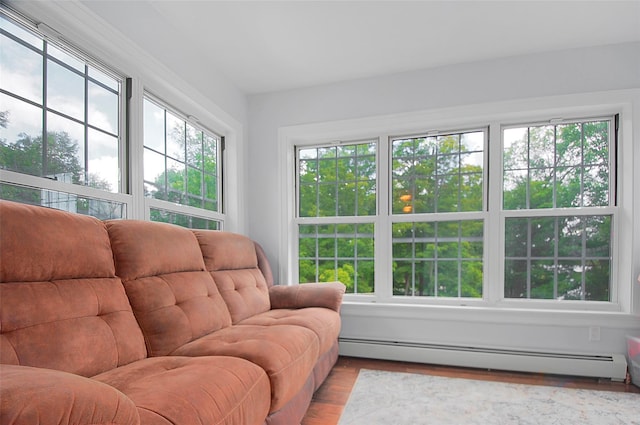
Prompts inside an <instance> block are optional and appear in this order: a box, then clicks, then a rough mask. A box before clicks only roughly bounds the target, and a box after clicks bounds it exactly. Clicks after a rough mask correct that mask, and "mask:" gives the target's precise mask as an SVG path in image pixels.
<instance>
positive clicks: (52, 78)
mask: <svg viewBox="0 0 640 425" xmlns="http://www.w3.org/2000/svg"><path fill="white" fill-rule="evenodd" d="M47 106H48V107H49V108H51V109H53V110H55V111H57V112H60V113H62V114H65V115H68V116H70V117H72V118H75V119H77V120H82V121H84V79H83V78H82V76H80V75H78V74H76V73H75V72H73V71H70V70H69V69H67V68H64V67H62V66H61V65H58V64H57V63H55V62H53V61H51V60H48V61H47Z"/></svg>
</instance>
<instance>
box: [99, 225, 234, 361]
mask: <svg viewBox="0 0 640 425" xmlns="http://www.w3.org/2000/svg"><path fill="white" fill-rule="evenodd" d="M106 225H107V229H108V231H109V236H110V238H111V245H112V249H113V253H114V257H115V266H116V273H117V274H118V276H120V277H121V278H122V279H123V283H124V287H125V289H126V291H127V296H128V297H129V301H130V302H131V306H132V307H133V311H134V313H135V315H136V317H137V319H138V322H139V323H140V327H141V328H142V331H143V333H144V337H145V341H146V344H147V350H148V352H149V355H150V356H163V355H166V354H169V353H171V352H172V351H174V350H175V349H177V348H178V347H180V346H182V345H184V344H186V343H188V342H190V341H193V340H194V339H197V338H199V337H201V336H203V335H206V334H209V333H211V332H214V331H216V330H219V329H222V328H224V327H227V326H229V325H231V317H230V315H229V310H228V309H227V306H226V305H225V303H224V300H223V299H222V297H221V295H220V293H219V292H218V288H217V286H216V285H215V283H214V282H213V279H212V278H211V275H210V274H209V273H208V272H207V271H206V270H205V267H204V262H203V261H202V254H201V253H200V248H199V246H198V241H197V240H196V238H195V236H194V235H193V233H192V232H191V231H190V230H188V229H185V228H182V227H178V226H173V225H169V224H165V223H153V222H147V221H136V220H126V221H125V220H113V221H108V222H107V223H106Z"/></svg>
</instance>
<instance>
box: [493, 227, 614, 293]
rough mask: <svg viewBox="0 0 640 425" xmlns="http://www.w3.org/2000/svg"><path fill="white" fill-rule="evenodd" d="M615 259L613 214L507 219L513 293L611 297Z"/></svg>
mask: <svg viewBox="0 0 640 425" xmlns="http://www.w3.org/2000/svg"><path fill="white" fill-rule="evenodd" d="M610 262H611V216H607V215H602V216H565V217H543V218H507V219H506V220H505V297H507V298H532V299H559V300H564V299H577V300H583V301H590V300H596V301H609V287H610V279H611V271H610ZM589 285H590V286H589Z"/></svg>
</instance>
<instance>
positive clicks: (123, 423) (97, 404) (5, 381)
mask: <svg viewBox="0 0 640 425" xmlns="http://www.w3.org/2000/svg"><path fill="white" fill-rule="evenodd" d="M0 417H1V418H2V424H15V425H20V424H39V425H48V424H52V425H53V424H56V425H57V424H78V425H82V424H92V425H94V424H95V425H100V424H104V425H106V424H109V425H139V424H140V417H139V415H138V409H137V408H136V406H135V404H134V403H133V401H131V399H129V398H128V397H127V396H125V395H124V394H122V393H121V392H120V391H118V390H116V389H115V388H113V387H110V386H109V385H106V384H103V383H101V382H98V381H94V380H93V379H90V378H85V377H82V376H78V375H74V374H71V373H66V372H60V371H57V370H51V369H41V368H35V367H28V366H15V365H5V364H3V365H0Z"/></svg>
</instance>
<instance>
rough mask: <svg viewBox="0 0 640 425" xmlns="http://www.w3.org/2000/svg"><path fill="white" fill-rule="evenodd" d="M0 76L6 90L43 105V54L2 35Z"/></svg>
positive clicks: (1, 83)
mask: <svg viewBox="0 0 640 425" xmlns="http://www.w3.org/2000/svg"><path fill="white" fill-rule="evenodd" d="M41 44H42V43H41ZM0 75H2V78H1V79H0V86H1V87H2V88H3V89H4V90H7V91H9V92H11V93H14V94H16V95H18V96H21V97H23V98H25V99H28V100H31V101H33V102H35V103H37V104H39V105H42V54H40V53H37V52H34V51H33V50H31V49H29V48H27V47H25V46H24V45H22V44H20V43H18V42H16V41H13V40H12V39H10V38H9V37H6V36H4V35H0ZM2 109H4V107H3V108H2Z"/></svg>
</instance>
